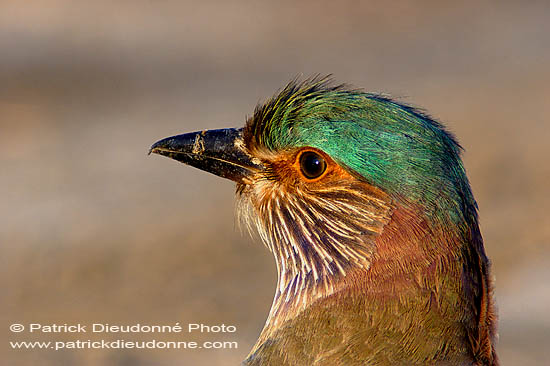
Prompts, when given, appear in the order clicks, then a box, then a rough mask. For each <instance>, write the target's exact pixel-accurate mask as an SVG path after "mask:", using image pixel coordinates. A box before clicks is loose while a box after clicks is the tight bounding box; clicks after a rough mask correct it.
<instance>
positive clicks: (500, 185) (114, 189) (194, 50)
mask: <svg viewBox="0 0 550 366" xmlns="http://www.w3.org/2000/svg"><path fill="white" fill-rule="evenodd" d="M549 34H550V5H549V3H548V2H545V1H540V2H537V1H531V2H520V1H517V2H506V1H498V2H497V1H494V2H491V1H488V2H468V1H461V2H440V1H426V2H421V3H419V2H412V1H410V2H409V1H391V2H385V3H384V2H379V1H376V2H375V1H338V2H336V1H311V2H308V1H301V2H296V1H280V2H275V1H270V2H267V1H232V2H228V1H227V2H225V1H219V2H210V1H200V2H197V1H118V2H113V1H93V2H91V1H90V2H84V1H69V0H46V1H33V2H32V3H31V2H24V1H8V0H3V1H2V2H0V170H1V173H0V195H1V196H0V197H1V201H0V202H1V205H0V286H1V292H0V299H1V306H2V309H1V312H0V321H1V331H0V340H1V342H2V346H1V348H0V350H1V351H0V358H1V359H3V360H4V361H3V363H4V364H6V365H8V364H9V365H45V366H49V365H83V366H88V365H138V366H141V365H214V366H215V365H220V366H223V365H237V364H239V362H240V361H241V360H243V359H244V357H245V356H246V354H247V353H248V351H249V350H250V348H251V346H252V345H253V343H254V342H255V340H256V337H257V336H258V334H259V332H260V330H261V328H262V326H263V322H264V320H265V318H266V317H267V313H268V310H269V307H270V305H271V300H272V296H273V292H274V286H275V281H276V278H275V277H276V276H275V275H276V272H275V266H274V263H273V261H272V258H271V255H270V253H269V252H268V251H267V250H266V249H265V248H264V247H263V246H262V244H260V243H259V242H257V241H255V240H252V239H251V238H249V237H248V236H247V235H246V234H244V235H243V234H241V233H240V232H239V230H238V228H237V225H236V223H235V219H234V206H233V197H234V185H233V184H232V183H231V182H229V181H225V180H222V179H219V178H217V177H215V176H213V175H209V174H206V173H203V172H201V171H199V170H195V169H193V168H188V167H184V166H183V165H181V164H178V163H176V162H175V161H172V160H169V159H166V158H162V157H159V156H147V151H148V148H149V146H150V145H151V144H152V143H153V142H155V141H156V140H158V139H160V138H163V137H166V136H170V135H174V134H178V133H182V132H187V131H194V130H199V129H205V128H221V127H238V126H242V125H243V124H244V121H245V118H246V116H247V115H250V114H251V113H252V111H253V108H254V106H255V105H256V104H257V103H258V102H260V101H262V100H264V99H265V98H267V97H269V96H271V95H272V94H273V93H274V92H275V91H276V90H277V89H279V88H280V87H282V86H284V85H285V83H286V82H288V81H289V80H290V79H291V78H293V77H295V76H297V75H304V76H309V75H313V74H317V73H320V74H329V73H332V74H334V77H335V79H336V80H338V81H341V82H348V83H351V84H352V85H353V86H355V87H361V88H365V89H366V90H368V91H372V92H383V93H389V94H391V95H393V96H394V97H396V98H398V99H399V100H400V101H403V102H406V103H412V104H413V105H416V106H420V107H422V108H425V109H426V110H427V111H429V113H430V114H431V115H432V116H434V117H435V118H437V119H439V120H441V121H443V122H444V123H445V124H446V125H447V126H448V127H449V128H450V129H451V130H452V131H453V132H454V133H455V134H456V135H457V136H458V138H459V140H460V142H461V144H462V145H463V146H464V148H465V150H466V152H465V154H464V161H465V165H466V168H467V170H468V173H469V177H470V180H471V183H472V186H473V190H474V193H475V195H476V198H477V201H478V203H479V208H480V215H481V226H482V231H483V235H484V238H485V244H486V250H487V253H488V254H489V256H490V258H491V259H492V262H493V273H494V275H495V277H496V281H497V282H496V297H497V302H498V307H499V313H500V327H499V329H500V342H499V344H498V348H497V349H498V353H499V354H500V358H501V361H502V364H503V365H524V366H530V365H542V364H547V363H548V359H550V351H549V349H548V336H549V335H550V313H549V312H548V309H549V308H550V307H549V305H550V290H549V288H550V287H549V285H548V280H549V279H550V257H549V255H550V194H549V187H550V184H549V181H550V164H549V163H548V156H549V153H550V148H549V143H548V139H549V138H550V125H549V119H548V115H550V103H549V101H550V87H549V85H550V71H549V67H548V65H549V63H550V47H548V35H549ZM30 322H35V323H42V324H50V323H57V324H64V323H69V324H74V323H81V324H91V323H110V324H126V325H129V324H136V323H141V324H175V323H176V322H180V324H182V325H186V324H187V323H204V324H210V325H215V324H226V325H229V324H230V325H235V326H236V327H237V332H236V333H234V334H229V335H227V334H226V335H212V334H202V335H201V334H192V335H186V334H183V335H179V336H170V335H164V334H161V335H155V336H154V337H153V336H152V335H151V334H129V335H128V334H118V335H117V334H108V335H103V336H97V335H91V334H88V335H78V334H77V335H74V334H54V335H51V336H50V335H44V334H29V333H28V332H23V333H20V334H14V333H11V332H9V330H8V326H9V324H12V323H22V324H28V323H30ZM101 338H103V339H107V340H112V339H119V338H123V339H127V340H140V339H144V340H150V339H152V338H156V339H159V340H163V341H168V340H183V341H203V340H207V341H218V340H230V341H237V342H238V345H239V347H238V349H221V350H108V349H104V350H81V349H76V350H64V351H57V352H55V351H51V350H11V349H10V347H9V346H8V341H20V340H45V341H55V340H68V341H75V340H77V339H81V340H86V339H92V340H95V339H101Z"/></svg>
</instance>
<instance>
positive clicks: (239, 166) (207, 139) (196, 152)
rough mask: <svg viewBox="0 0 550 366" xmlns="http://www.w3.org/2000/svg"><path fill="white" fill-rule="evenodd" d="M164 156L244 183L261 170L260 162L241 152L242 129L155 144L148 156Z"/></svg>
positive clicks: (242, 149) (199, 133) (185, 135)
mask: <svg viewBox="0 0 550 366" xmlns="http://www.w3.org/2000/svg"><path fill="white" fill-rule="evenodd" d="M151 153H155V154H159V155H163V156H167V157H169V158H172V159H174V160H177V161H180V162H182V163H185V164H187V165H191V166H194V167H195V168H199V169H202V170H205V171H207V172H210V173H213V174H216V175H219V176H220V177H223V178H227V179H231V180H233V181H235V182H239V183H246V181H247V178H248V179H250V177H251V176H252V175H254V174H255V173H257V172H259V171H261V170H263V169H264V166H263V165H262V163H261V162H260V161H259V159H256V158H253V157H252V156H250V155H249V154H248V153H247V152H246V151H245V149H244V142H243V137H242V128H241V129H235V128H226V129H221V130H205V131H200V132H191V133H186V134H183V135H177V136H172V137H168V138H165V139H162V140H160V141H157V142H155V144H154V145H153V146H151V150H149V154H151Z"/></svg>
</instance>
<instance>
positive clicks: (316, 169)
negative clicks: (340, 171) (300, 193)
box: [297, 150, 328, 180]
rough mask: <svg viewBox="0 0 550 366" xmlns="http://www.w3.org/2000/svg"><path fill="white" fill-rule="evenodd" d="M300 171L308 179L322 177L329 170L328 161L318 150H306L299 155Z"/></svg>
mask: <svg viewBox="0 0 550 366" xmlns="http://www.w3.org/2000/svg"><path fill="white" fill-rule="evenodd" d="M297 160H298V164H299V166H300V172H301V173H302V175H303V176H304V177H305V178H306V179H308V180H314V179H317V178H319V177H321V176H322V175H323V174H324V173H325V172H326V170H327V166H328V164H327V161H326V160H325V158H324V157H323V156H322V155H321V154H319V153H318V152H316V151H313V150H305V151H303V152H301V153H300V154H299V155H298V158H297Z"/></svg>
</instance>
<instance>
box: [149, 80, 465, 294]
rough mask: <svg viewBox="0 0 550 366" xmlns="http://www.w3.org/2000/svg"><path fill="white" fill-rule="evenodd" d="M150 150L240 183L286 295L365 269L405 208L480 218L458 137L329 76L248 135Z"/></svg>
mask: <svg viewBox="0 0 550 366" xmlns="http://www.w3.org/2000/svg"><path fill="white" fill-rule="evenodd" d="M151 152H153V153H157V154H160V155H165V156H168V157H170V158H173V159H175V160H178V161H180V162H183V163H186V164H188V165H192V166H195V167H197V168H200V169H203V170H206V171H208V172H211V173H214V174H216V175H219V176H221V177H224V178H228V179H231V180H234V181H235V182H236V183H237V193H238V197H239V203H240V204H239V208H240V209H239V211H238V212H239V213H241V217H243V218H244V221H245V222H246V223H247V224H248V226H249V227H253V228H256V229H258V230H257V231H258V232H259V233H260V234H261V237H262V238H263V240H264V242H265V243H266V244H267V246H268V247H269V248H270V250H271V251H272V252H273V253H274V255H275V257H276V259H277V265H278V269H279V291H280V292H283V291H284V289H285V288H287V287H289V286H291V287H293V286H298V287H299V286H305V282H303V283H302V284H300V283H294V284H292V283H291V282H292V281H295V282H299V281H304V280H305V279H306V278H309V277H311V278H313V279H314V280H315V281H317V280H319V279H323V278H335V277H337V276H338V275H345V274H346V271H347V268H348V267H350V266H351V267H361V268H368V267H369V266H370V263H371V261H372V255H373V254H374V253H375V252H376V238H377V237H379V236H380V234H381V233H382V232H383V230H384V227H385V226H386V225H387V224H388V223H389V222H390V221H391V217H392V214H393V212H394V211H395V209H396V208H398V207H401V208H408V209H410V210H413V211H414V214H415V215H418V216H421V217H422V218H423V219H425V220H426V221H428V222H430V223H433V224H434V225H436V224H437V225H440V226H441V225H447V226H449V227H452V226H456V227H457V228H458V229H464V228H466V229H467V228H468V227H469V223H471V222H472V220H474V221H475V220H476V207H475V201H474V200H473V197H472V195H471V192H470V187H469V184H468V180H467V178H466V175H465V173H464V168H463V166H462V163H461V160H460V156H459V153H460V146H459V145H458V143H457V142H456V141H455V139H454V138H453V136H452V135H451V134H450V133H448V132H447V131H445V129H444V128H443V127H442V126H441V125H440V124H439V123H437V122H435V121H434V120H432V119H431V118H429V117H427V116H426V115H424V114H422V113H420V112H419V111H417V110H415V109H413V108H411V107H409V106H406V105H403V104H399V103H397V102H395V101H393V100H390V99H388V98H385V97H382V96H380V95H376V94H370V93H365V92H362V91H360V90H354V89H350V88H348V87H346V86H344V85H334V84H333V83H332V81H331V80H330V79H327V78H322V79H319V78H314V79H309V80H306V81H303V82H297V81H293V82H291V83H289V84H288V85H287V86H286V87H285V88H284V89H282V90H281V91H280V92H279V93H278V94H277V95H276V96H274V97H273V98H271V99H269V100H268V101H267V102H265V103H263V104H261V105H259V106H258V107H257V108H256V110H255V111H254V114H253V115H252V117H250V118H249V119H248V120H247V122H246V125H245V127H244V128H241V129H234V128H230V129H221V130H208V131H201V132H194V133H188V134H183V135H178V136H173V137H169V138H166V139H163V140H160V141H158V142H157V143H155V144H154V145H153V146H152V148H151ZM459 234H461V233H459ZM462 234H463V233H462ZM296 278H298V279H296ZM328 282H330V281H328ZM329 285H330V283H328V284H327V286H329Z"/></svg>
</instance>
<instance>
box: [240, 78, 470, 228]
mask: <svg viewBox="0 0 550 366" xmlns="http://www.w3.org/2000/svg"><path fill="white" fill-rule="evenodd" d="M244 134H245V139H246V142H247V145H248V146H249V147H251V148H252V149H254V148H257V147H258V146H261V147H265V148H267V149H269V150H272V151H282V150H286V149H294V148H299V147H307V146H311V147H316V148H318V149H320V150H322V151H324V152H326V153H327V154H328V155H330V156H331V157H332V158H333V159H334V160H335V161H336V162H337V163H338V164H340V165H341V166H343V167H345V168H346V169H348V170H349V171H351V172H354V173H355V175H356V176H357V177H360V178H361V179H365V180H366V181H367V182H369V183H371V184H372V185H374V186H377V187H379V188H381V189H382V190H384V191H386V192H387V193H390V194H391V195H392V196H395V197H396V198H398V199H400V200H403V201H409V202H412V203H415V204H419V205H421V206H422V207H424V208H425V209H426V213H427V214H430V215H432V214H436V215H438V216H440V218H442V219H444V218H448V219H450V220H452V221H454V222H455V223H457V222H460V221H461V220H463V219H465V216H466V217H468V219H471V218H470V216H472V215H474V216H475V214H476V204H475V201H474V199H473V196H472V193H471V190H470V186H469V183H468V179H467V177H466V174H465V171H464V168H463V165H462V161H461V159H460V151H461V147H460V145H459V144H458V143H457V141H456V139H455V138H454V137H453V135H451V134H450V133H449V132H447V131H446V130H445V129H444V127H443V126H442V125H441V124H440V123H438V122H436V121H435V120H433V119H432V118H430V117H428V116H426V115H425V114H423V113H421V112H420V111H418V110H416V109H414V108H412V107H410V106H407V105H404V104H400V103H397V102H395V101H393V100H391V99H389V98H386V97H383V96H380V95H378V94H371V93H365V92H362V91H360V90H353V89H349V88H347V87H346V86H345V85H332V83H331V82H330V79H326V78H324V79H313V80H307V81H305V82H302V83H297V82H292V83H290V84H288V85H287V86H286V87H285V88H284V89H283V90H282V91H281V92H280V93H279V94H278V95H277V96H275V97H274V98H272V99H270V100H269V101H267V103H265V104H263V105H261V106H259V107H258V108H257V109H256V111H255V113H254V116H253V118H252V119H250V120H249V123H248V125H247V126H246V129H245V133H244Z"/></svg>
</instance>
